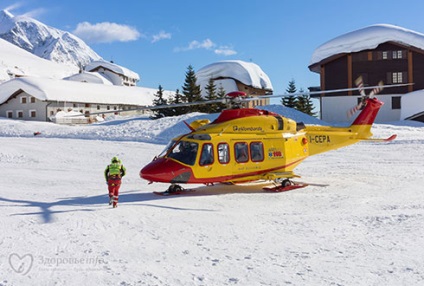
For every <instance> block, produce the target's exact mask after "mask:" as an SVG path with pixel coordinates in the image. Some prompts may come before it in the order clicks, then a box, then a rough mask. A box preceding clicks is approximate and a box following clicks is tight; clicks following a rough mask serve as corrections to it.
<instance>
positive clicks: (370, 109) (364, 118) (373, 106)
mask: <svg viewBox="0 0 424 286" xmlns="http://www.w3.org/2000/svg"><path fill="white" fill-rule="evenodd" d="M383 104H384V103H383V102H381V101H379V100H378V99H377V98H368V99H367V100H366V105H365V108H364V109H363V110H362V111H361V113H359V115H358V117H357V118H356V119H355V121H354V122H353V123H352V125H351V128H352V129H353V130H355V131H356V132H358V134H360V135H362V136H363V137H364V138H368V137H370V136H372V133H371V131H370V130H371V125H372V124H373V123H374V121H375V118H376V117H377V113H378V111H379V110H380V108H381V106H382V105H383ZM362 136H361V137H362Z"/></svg>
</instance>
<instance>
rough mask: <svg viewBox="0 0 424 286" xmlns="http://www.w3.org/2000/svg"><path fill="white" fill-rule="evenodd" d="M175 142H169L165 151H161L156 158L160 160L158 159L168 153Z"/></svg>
mask: <svg viewBox="0 0 424 286" xmlns="http://www.w3.org/2000/svg"><path fill="white" fill-rule="evenodd" d="M175 142H176V141H175V140H172V141H170V142H169V143H168V145H166V147H165V149H163V151H162V152H160V154H159V155H158V157H159V158H160V157H163V156H165V155H166V153H168V151H169V149H170V148H172V146H174V145H175Z"/></svg>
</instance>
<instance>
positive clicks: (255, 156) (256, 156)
mask: <svg viewBox="0 0 424 286" xmlns="http://www.w3.org/2000/svg"><path fill="white" fill-rule="evenodd" d="M250 158H252V161H253V162H262V161H263V160H264V144H263V143H262V142H252V143H250Z"/></svg>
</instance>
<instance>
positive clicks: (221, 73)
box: [196, 60, 273, 91]
mask: <svg viewBox="0 0 424 286" xmlns="http://www.w3.org/2000/svg"><path fill="white" fill-rule="evenodd" d="M196 77H197V80H198V83H199V84H201V85H202V83H206V84H207V83H208V81H209V79H210V78H213V79H215V78H233V79H236V80H238V81H240V82H241V83H243V84H245V85H248V86H252V87H255V88H260V89H265V90H270V91H272V90H273V88H272V84H271V80H270V79H269V77H268V75H267V74H266V73H265V72H264V71H263V70H262V69H261V68H260V67H259V66H258V65H257V64H254V63H250V62H244V61H239V60H233V61H220V62H216V63H213V64H210V65H207V66H205V67H203V68H201V69H199V70H198V71H197V72H196Z"/></svg>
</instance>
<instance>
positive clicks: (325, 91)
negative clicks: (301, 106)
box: [255, 83, 413, 99]
mask: <svg viewBox="0 0 424 286" xmlns="http://www.w3.org/2000/svg"><path fill="white" fill-rule="evenodd" d="M409 85H413V83H400V84H390V85H374V86H366V87H362V88H361V89H363V90H367V89H380V88H392V87H401V86H409ZM355 90H360V88H357V87H351V88H341V89H332V90H321V91H310V92H296V93H289V94H284V95H281V94H268V95H260V96H256V95H255V97H256V99H257V98H274V97H285V96H288V95H290V96H298V95H315V94H328V93H338V92H347V91H355Z"/></svg>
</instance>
